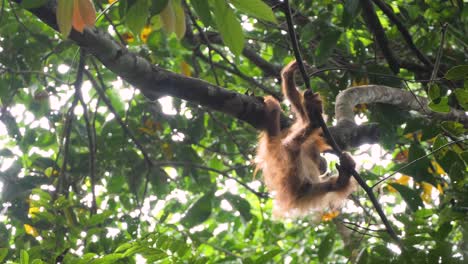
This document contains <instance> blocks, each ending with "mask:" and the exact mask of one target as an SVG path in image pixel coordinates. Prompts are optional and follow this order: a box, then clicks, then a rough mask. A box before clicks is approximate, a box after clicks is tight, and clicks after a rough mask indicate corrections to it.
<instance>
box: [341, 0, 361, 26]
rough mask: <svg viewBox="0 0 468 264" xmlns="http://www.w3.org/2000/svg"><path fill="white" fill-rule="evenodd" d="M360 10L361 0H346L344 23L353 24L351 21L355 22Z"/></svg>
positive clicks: (346, 24)
mask: <svg viewBox="0 0 468 264" xmlns="http://www.w3.org/2000/svg"><path fill="white" fill-rule="evenodd" d="M359 10H360V5H359V0H346V2H345V4H344V12H343V24H344V25H345V26H349V25H351V22H353V20H354V18H355V17H356V16H357V14H358V13H359Z"/></svg>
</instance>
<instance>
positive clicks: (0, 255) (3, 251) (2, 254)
mask: <svg viewBox="0 0 468 264" xmlns="http://www.w3.org/2000/svg"><path fill="white" fill-rule="evenodd" d="M7 255H8V248H0V262H2V261H3V260H4V259H5V258H6V256H7Z"/></svg>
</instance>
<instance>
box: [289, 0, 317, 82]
mask: <svg viewBox="0 0 468 264" xmlns="http://www.w3.org/2000/svg"><path fill="white" fill-rule="evenodd" d="M283 12H284V13H285V15H286V22H287V24H288V32H289V38H290V39H291V45H292V48H293V51H294V57H295V58H296V61H297V64H298V66H299V70H300V72H301V74H302V78H303V79H304V83H305V86H306V87H307V89H310V90H312V87H311V86H310V79H309V76H308V75H307V73H306V70H305V66H304V61H303V60H302V56H301V51H300V49H299V43H298V42H297V38H296V31H295V30H294V23H293V20H292V14H291V6H290V5H289V0H285V1H284V3H283Z"/></svg>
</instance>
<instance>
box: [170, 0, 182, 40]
mask: <svg viewBox="0 0 468 264" xmlns="http://www.w3.org/2000/svg"><path fill="white" fill-rule="evenodd" d="M173 1H174V4H173V5H172V6H173V8H174V15H175V28H174V32H175V33H176V36H177V39H179V40H180V39H182V38H183V37H184V35H185V12H184V8H183V7H182V3H181V1H180V0H173Z"/></svg>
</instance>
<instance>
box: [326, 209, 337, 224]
mask: <svg viewBox="0 0 468 264" xmlns="http://www.w3.org/2000/svg"><path fill="white" fill-rule="evenodd" d="M339 214H340V211H331V212H327V213H324V214H323V215H322V221H324V222H328V221H331V220H333V219H334V218H336V217H337V216H338V215H339Z"/></svg>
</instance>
